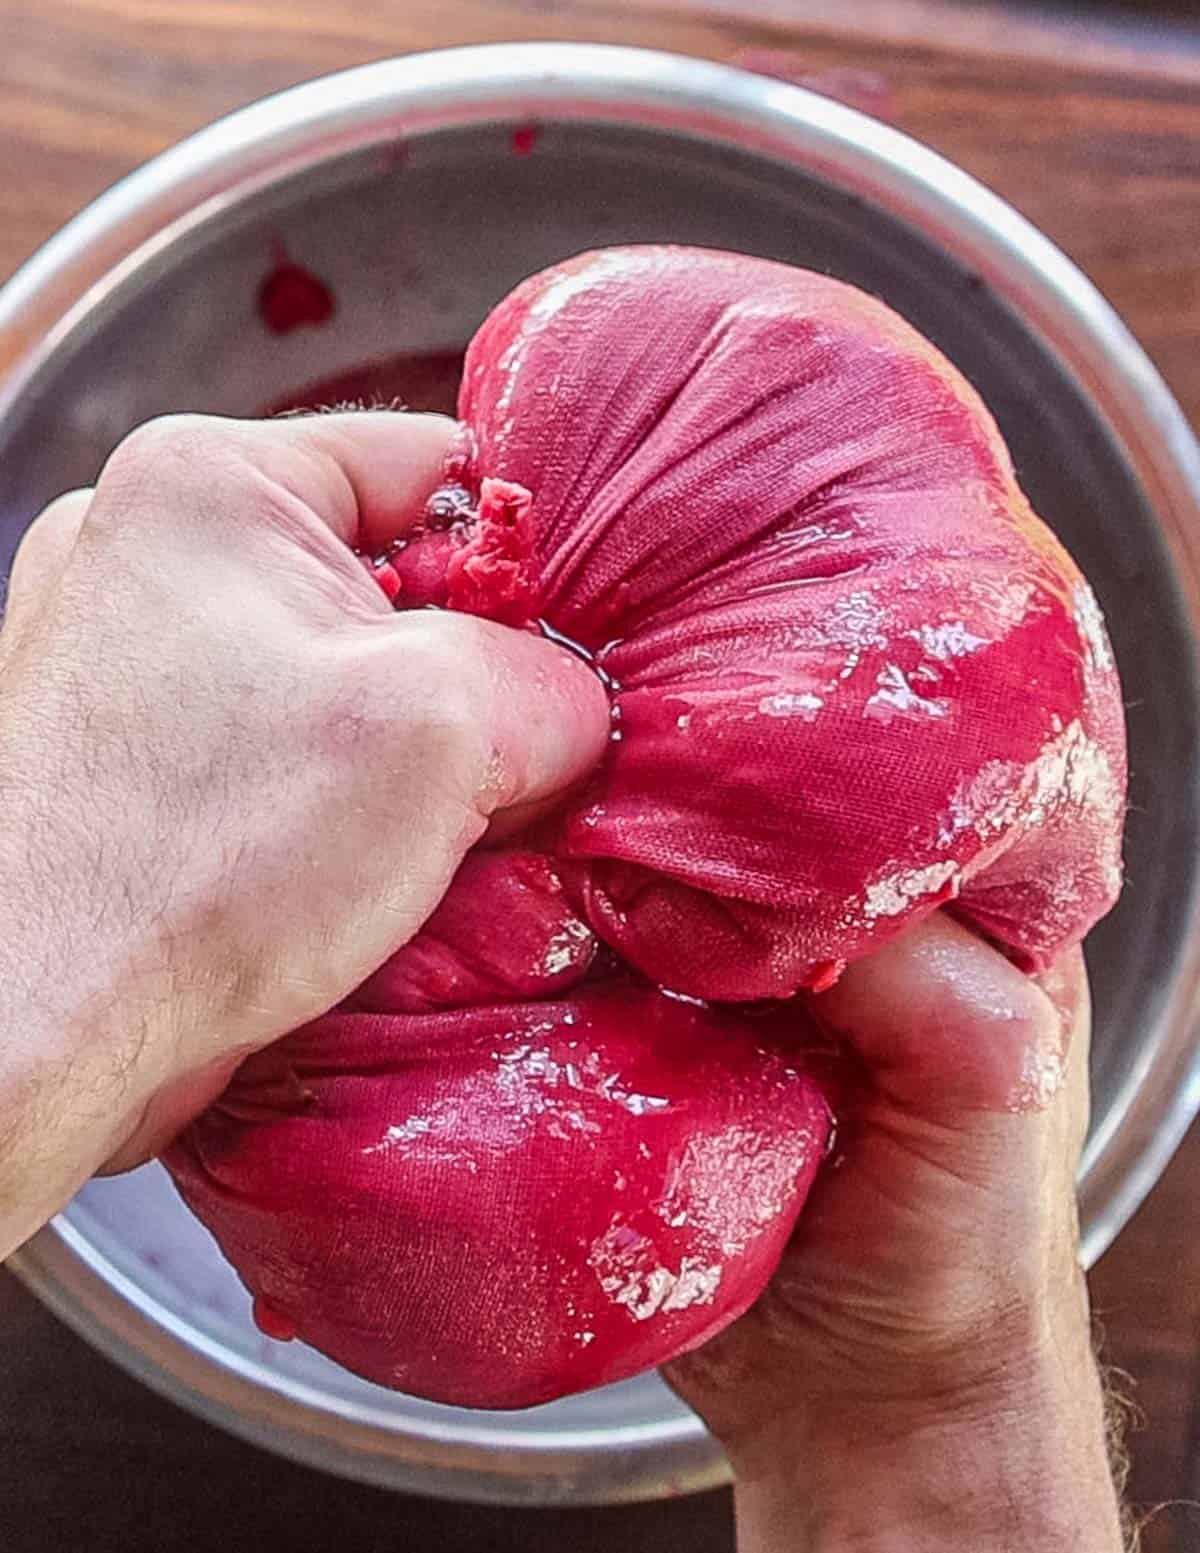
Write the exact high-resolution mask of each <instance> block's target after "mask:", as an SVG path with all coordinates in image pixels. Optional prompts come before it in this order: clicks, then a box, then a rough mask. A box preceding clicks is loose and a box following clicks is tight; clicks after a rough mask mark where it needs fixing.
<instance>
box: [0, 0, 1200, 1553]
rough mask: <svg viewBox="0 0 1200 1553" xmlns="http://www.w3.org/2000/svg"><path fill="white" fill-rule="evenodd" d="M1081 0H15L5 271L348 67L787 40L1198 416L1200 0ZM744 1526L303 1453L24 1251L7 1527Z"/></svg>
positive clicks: (79, 1543)
mask: <svg viewBox="0 0 1200 1553" xmlns="http://www.w3.org/2000/svg"><path fill="white" fill-rule="evenodd" d="M1081 9H1086V12H1087V17H1086V19H1085V20H1082V21H1081V19H1080V12H1075V13H1066V12H1051V11H1049V10H1048V9H1047V10H1043V11H1032V10H1025V9H1018V8H1016V7H1012V8H1003V9H1002V8H1001V7H1000V6H999V5H991V6H978V5H972V6H956V5H954V4H951V3H946V4H939V3H936V0H857V3H856V4H855V5H852V6H851V5H847V4H846V3H845V0H623V3H622V0H559V3H555V0H355V3H354V4H351V5H341V4H337V3H335V0H287V3H283V0H0V168H2V169H3V172H2V174H0V278H3V277H4V276H6V275H7V274H8V273H9V272H10V271H11V270H12V269H13V268H15V266H16V265H17V264H19V263H20V261H21V260H23V259H24V258H25V257H26V256H27V255H28V254H29V253H30V252H31V251H32V249H33V248H35V247H36V246H37V244H39V243H40V242H42V241H43V239H45V238H46V237H48V236H49V235H50V234H51V233H52V232H53V231H54V230H55V228H57V227H58V226H59V225H61V223H62V222H63V221H64V220H65V219H66V218H67V217H68V216H69V215H71V214H72V213H73V212H74V211H75V210H77V209H78V208H79V207H80V206H81V205H83V204H84V203H86V202H87V201H88V200H90V199H91V198H92V197H93V196H95V195H96V194H98V193H99V192H100V191H101V190H102V189H103V188H104V187H106V185H108V184H109V183H111V182H112V181H113V180H114V179H116V178H117V177H118V176H120V175H121V174H122V173H124V172H126V171H127V170H128V169H129V168H131V167H133V166H134V165H135V164H136V163H138V162H141V161H142V160H144V159H145V158H146V157H148V156H151V155H153V154H154V153H155V152H156V151H158V150H160V149H161V148H162V147H164V146H165V145H167V144H168V143H169V142H171V141H173V140H175V139H177V138H178V137H179V136H181V135H185V134H187V133H188V132H189V131H191V130H193V129H195V128H197V127H198V126H200V125H201V124H203V123H205V122H206V121H208V120H209V119H212V118H214V117H215V116H217V115H218V114H221V113H224V112H225V111H227V110H228V109H231V108H234V107H236V106H238V105H240V104H242V103H245V102H248V101H250V100H251V99H253V98H256V97H259V96H261V95H262V94H263V93H266V92H270V91H274V90H276V89H278V88H280V87H283V86H287V85H290V84H291V83H293V82H296V81H299V80H302V79H305V78H307V77H310V76H314V75H318V74H321V73H322V72H325V71H329V70H335V69H340V68H343V67H345V66H348V65H353V64H358V63H361V62H363V61H366V60H370V59H376V58H379V57H382V56H385V55H389V54H395V53H402V52H405V51H408V50H411V49H418V48H427V47H431V46H436V45H442V44H459V43H468V42H482V41H488V40H499V39H518V38H530V37H542V38H575V39H589V40H594V41H603V42H625V43H641V44H647V45H652V46H655V47H659V48H670V49H676V50H679V51H681V52H687V53H693V54H699V55H704V56H706V57H709V58H713V59H729V58H730V57H732V56H734V55H737V54H739V53H740V52H741V51H743V50H753V51H755V57H756V60H757V62H758V63H759V64H760V65H762V66H764V67H766V68H769V69H773V70H778V71H781V72H783V73H790V74H795V75H799V76H801V77H804V78H805V79H806V80H807V81H808V82H809V83H810V84H813V85H816V86H817V87H819V88H821V89H824V90H827V91H829V92H831V93H833V94H834V95H842V96H845V97H847V98H849V99H850V100H853V101H856V102H857V103H859V104H861V105H863V106H866V107H868V108H869V109H870V110H871V111H874V112H876V113H877V114H879V115H880V116H883V117H886V118H888V119H890V120H892V121H893V122H894V123H895V124H897V125H898V126H900V127H901V128H903V129H905V130H907V131H909V132H910V133H912V134H914V135H916V136H918V137H919V138H921V139H923V140H926V141H928V142H929V143H930V144H931V145H933V146H936V147H937V148H938V149H940V150H942V151H944V152H946V153H947V154H948V155H950V156H951V157H953V158H954V159H955V160H957V161H958V162H960V163H962V164H963V165H964V166H965V167H967V168H968V169H969V170H970V171H971V172H973V173H975V174H977V175H978V176H979V177H980V178H982V179H983V180H984V181H985V182H987V183H989V184H991V185H992V187H994V188H996V189H997V190H999V191H1000V192H1001V193H1002V194H1004V195H1005V196H1007V197H1008V198H1009V199H1010V200H1011V201H1012V202H1013V203H1014V204H1015V205H1017V206H1018V207H1019V208H1020V209H1021V210H1022V211H1024V213H1025V214H1026V215H1028V216H1030V217H1031V218H1032V219H1033V220H1034V221H1035V222H1036V223H1037V224H1038V225H1039V226H1041V227H1043V228H1044V229H1045V230H1046V231H1047V232H1048V233H1049V234H1050V235H1051V236H1052V237H1053V238H1055V239H1056V240H1057V241H1058V242H1059V243H1060V244H1061V245H1062V247H1063V248H1065V249H1066V251H1067V252H1068V253H1069V254H1071V255H1072V256H1073V257H1074V258H1075V259H1076V260H1077V261H1078V262H1079V263H1080V264H1081V265H1082V266H1083V268H1084V269H1085V270H1087V271H1088V273H1089V274H1090V275H1091V276H1092V277H1093V278H1094V279H1095V280H1096V281H1097V283H1098V284H1099V285H1100V287H1101V288H1102V289H1103V290H1104V291H1105V292H1106V293H1107V294H1108V296H1109V297H1110V298H1111V300H1112V301H1113V302H1114V303H1115V304H1116V306H1117V307H1118V308H1119V309H1120V310H1121V312H1123V313H1124V315H1125V317H1126V318H1127V320H1128V321H1129V322H1130V324H1131V325H1132V326H1133V328H1134V330H1135V332H1136V333H1137V334H1138V335H1139V336H1140V338H1141V340H1142V341H1143V343H1144V344H1145V345H1146V346H1147V348H1148V349H1149V350H1150V352H1151V354H1152V355H1153V356H1154V358H1155V360H1156V361H1157V363H1158V365H1159V367H1160V368H1161V369H1162V371H1163V373H1164V374H1165V376H1166V377H1167V379H1168V380H1169V382H1170V383H1171V385H1172V387H1173V389H1174V391H1175V393H1176V394H1177V395H1178V397H1179V399H1180V401H1181V403H1182V404H1183V406H1184V408H1185V410H1186V411H1187V412H1188V413H1189V414H1190V415H1191V417H1192V419H1193V421H1200V22H1198V21H1197V20H1196V16H1197V12H1196V0H1160V3H1153V0H1143V3H1142V4H1141V5H1140V6H1136V5H1135V6H1134V7H1133V9H1131V11H1130V12H1128V13H1126V14H1125V15H1124V16H1123V17H1121V16H1119V15H1118V13H1116V12H1115V11H1113V10H1112V8H1110V7H1108V6H1104V5H1096V4H1093V5H1091V6H1090V7H1086V8H1081ZM1188 15H1191V16H1192V18H1193V20H1192V22H1191V23H1188V22H1187V21H1186V18H1187V16H1188ZM1173 17H1177V18H1181V19H1180V20H1174V19H1172V18H1173ZM1198 1190H1200V1130H1194V1131H1193V1133H1192V1135H1191V1137H1190V1138H1189V1140H1188V1141H1187V1143H1186V1144H1185V1146H1184V1148H1183V1149H1182V1150H1181V1152H1180V1153H1179V1155H1178V1156H1177V1158H1176V1160H1175V1162H1174V1164H1173V1165H1172V1166H1171V1168H1170V1170H1169V1171H1168V1172H1167V1174H1166V1176H1165V1177H1164V1179H1163V1181H1162V1182H1161V1184H1160V1185H1159V1187H1158V1189H1157V1190H1156V1191H1155V1193H1154V1194H1153V1196H1152V1198H1151V1200H1150V1202H1149V1203H1148V1205H1147V1206H1146V1207H1145V1209H1144V1210H1143V1211H1142V1212H1141V1213H1140V1214H1139V1215H1138V1217H1137V1218H1136V1219H1135V1221H1134V1222H1133V1224H1132V1225H1131V1226H1130V1228H1129V1229H1128V1230H1127V1231H1126V1233H1125V1234H1124V1235H1123V1237H1122V1238H1121V1240H1120V1242H1119V1243H1118V1245H1117V1246H1116V1247H1115V1248H1114V1249H1113V1250H1112V1251H1111V1252H1110V1253H1109V1254H1108V1256H1107V1257H1106V1258H1105V1259H1104V1261H1103V1263H1102V1264H1101V1266H1100V1267H1099V1268H1098V1269H1097V1271H1096V1272H1095V1274H1094V1276H1093V1280H1092V1285H1093V1291H1094V1298H1095V1304H1096V1308H1097V1311H1098V1313H1099V1316H1100V1318H1101V1320H1102V1322H1103V1324H1104V1327H1105V1329H1106V1331H1107V1354H1108V1358H1109V1360H1110V1362H1112V1363H1113V1364H1115V1365H1117V1366H1119V1367H1120V1368H1122V1369H1124V1370H1126V1371H1128V1372H1129V1373H1130V1374H1131V1375H1132V1377H1133V1378H1134V1381H1135V1382H1136V1396H1137V1399H1138V1402H1139V1404H1140V1406H1141V1408H1142V1410H1143V1412H1144V1414H1145V1416H1146V1423H1145V1426H1144V1428H1143V1429H1142V1430H1141V1431H1140V1432H1139V1434H1138V1435H1137V1436H1135V1439H1134V1452H1135V1467H1134V1474H1133V1484H1132V1492H1133V1495H1134V1498H1135V1500H1136V1501H1137V1502H1138V1503H1139V1504H1141V1505H1153V1504H1156V1503H1158V1502H1160V1501H1168V1500H1177V1499H1179V1498H1181V1497H1187V1496H1195V1497H1200V1234H1197V1232H1196V1213H1195V1200H1196V1196H1197V1192H1198ZM731 1543H732V1529H731V1522H730V1516H729V1505H728V1497H727V1495H725V1494H710V1495H706V1496H703V1497H700V1498H697V1499H692V1500H687V1501H681V1502H677V1503H674V1504H665V1505H654V1506H645V1507H639V1508H634V1509H623V1510H607V1511H600V1512H587V1513H571V1512H525V1513H520V1514H517V1513H507V1512H500V1511H496V1510H488V1509H479V1508H473V1507H462V1506H451V1505H439V1504H434V1503H432V1502H427V1501H422V1500H418V1499H404V1498H400V1497H398V1496H395V1495H389V1494H386V1493H383V1492H380V1491H377V1490H371V1489H364V1488H360V1487H357V1486H355V1485H352V1484H348V1483H343V1482H340V1481H338V1480H334V1479H332V1478H328V1477H324V1476H322V1475H320V1474H318V1473H314V1472H310V1471H308V1470H306V1469H303V1468H300V1467H295V1466H292V1465H290V1464H289V1463H285V1462H282V1461H279V1460H277V1459H275V1458H274V1457H271V1456H268V1455H266V1454H264V1453H262V1452H260V1451H257V1450H255V1449H253V1448H251V1447H249V1446H245V1445H242V1444H240V1443H238V1442H237V1441H235V1440H233V1439H232V1438H230V1437H228V1436H226V1435H225V1434H223V1433H221V1432H220V1431H218V1430H216V1429H213V1428H211V1427H210V1426H208V1425H206V1424H203V1423H200V1422H199V1421H197V1420H195V1419H193V1418H191V1417H189V1416H187V1415H185V1414H184V1413H182V1412H181V1411H179V1410H178V1409H176V1408H175V1407H173V1406H172V1405H170V1404H168V1403H165V1402H163V1401H160V1400H159V1399H158V1398H157V1397H155V1396H153V1395H151V1393H150V1392H148V1391H146V1390H145V1389H144V1388H142V1387H141V1386H140V1385H138V1384H137V1383H135V1382H134V1381H131V1380H129V1379H128V1378H127V1377H125V1376H124V1375H123V1374H121V1373H119V1372H118V1371H117V1370H115V1369H114V1368H112V1367H111V1366H110V1365H108V1364H107V1363H106V1362H105V1361H104V1360H102V1359H100V1358H99V1357H98V1356H97V1355H95V1354H94V1353H92V1352H91V1350H90V1349H88V1348H87V1347H86V1346H85V1345H84V1344H83V1343H81V1342H80V1341H79V1340H78V1339H76V1338H75V1337H73V1336H72V1335H70V1334H69V1333H68V1332H67V1331H66V1330H65V1329H63V1328H61V1327H60V1326H59V1325H58V1323H57V1322H56V1321H55V1320H54V1319H53V1318H52V1317H50V1316H49V1315H48V1314H46V1313H45V1312H44V1311H43V1310H42V1309H41V1308H40V1307H39V1306H38V1305H37V1304H36V1302H35V1301H34V1300H33V1299H32V1298H31V1297H30V1296H29V1295H28V1294H26V1293H25V1291H24V1290H23V1289H22V1288H21V1287H20V1286H19V1285H18V1284H17V1283H16V1281H15V1280H14V1279H13V1278H12V1277H11V1276H10V1275H8V1274H6V1273H3V1272H2V1271H0V1547H2V1548H3V1549H5V1550H6V1553H42V1550H50V1549H54V1550H63V1553H75V1550H79V1553H107V1550H110V1549H112V1550H117V1549H120V1550H121V1553H150V1550H154V1553H159V1550H168V1549H169V1550H172V1553H186V1550H190V1549H195V1550H197V1553H200V1550H203V1553H212V1550H214V1549H217V1550H220V1553H242V1550H249V1549H255V1550H259V1549H262V1548H272V1549H275V1548H277V1549H286V1550H287V1553H304V1550H308V1549H312V1550H313V1553H318V1550H319V1553H327V1550H328V1549H330V1548H331V1547H334V1546H341V1547H346V1548H352V1549H354V1550H355V1553H369V1550H374V1549H380V1550H382V1549H385V1548H388V1549H390V1548H407V1547H410V1546H417V1545H421V1544H428V1545H434V1546H444V1547H446V1548H450V1549H454V1550H455V1553H462V1550H471V1553H474V1550H478V1553H484V1550H486V1553H502V1550H507V1549H516V1548H526V1547H529V1546H531V1545H532V1546H535V1547H536V1546H539V1545H541V1546H545V1547H546V1548H556V1549H557V1548H569V1549H571V1550H579V1553H587V1550H591V1549H596V1550H600V1549H609V1548H629V1549H638V1548H651V1547H653V1548H654V1549H655V1550H656V1553H674V1550H676V1549H684V1548H686V1549H688V1550H689V1553H708V1550H713V1553H716V1550H718V1549H719V1550H727V1549H728V1548H729V1547H730V1546H731ZM1145 1546H1146V1550H1147V1553H1168V1550H1169V1553H1185V1550H1189V1549H1198V1548H1200V1508H1198V1509H1195V1510H1189V1509H1187V1508H1186V1507H1176V1508H1172V1509H1167V1510H1164V1511H1163V1512H1162V1513H1161V1514H1160V1515H1159V1516H1158V1517H1157V1518H1156V1519H1155V1521H1154V1522H1153V1524H1152V1525H1151V1526H1150V1527H1149V1528H1148V1529H1147V1532H1146V1543H1145ZM964 1553H966V1550H964Z"/></svg>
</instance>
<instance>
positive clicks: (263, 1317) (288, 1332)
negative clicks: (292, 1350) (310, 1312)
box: [254, 1295, 296, 1343]
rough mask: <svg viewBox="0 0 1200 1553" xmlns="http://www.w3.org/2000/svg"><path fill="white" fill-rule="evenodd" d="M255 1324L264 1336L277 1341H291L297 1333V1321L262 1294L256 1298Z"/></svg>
mask: <svg viewBox="0 0 1200 1553" xmlns="http://www.w3.org/2000/svg"><path fill="white" fill-rule="evenodd" d="M254 1325H255V1326H256V1327H257V1328H258V1330H259V1331H260V1332H261V1333H262V1334H263V1336H264V1337H271V1338H274V1340H275V1341H276V1342H277V1343H290V1342H291V1341H292V1339H293V1338H294V1337H295V1335H296V1323H295V1322H294V1321H293V1320H292V1318H291V1317H290V1316H287V1315H285V1314H284V1313H283V1311H282V1310H279V1309H277V1308H276V1307H275V1306H274V1305H271V1304H268V1302H267V1301H266V1300H264V1299H263V1298H262V1296H261V1295H256V1296H255V1299H254Z"/></svg>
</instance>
